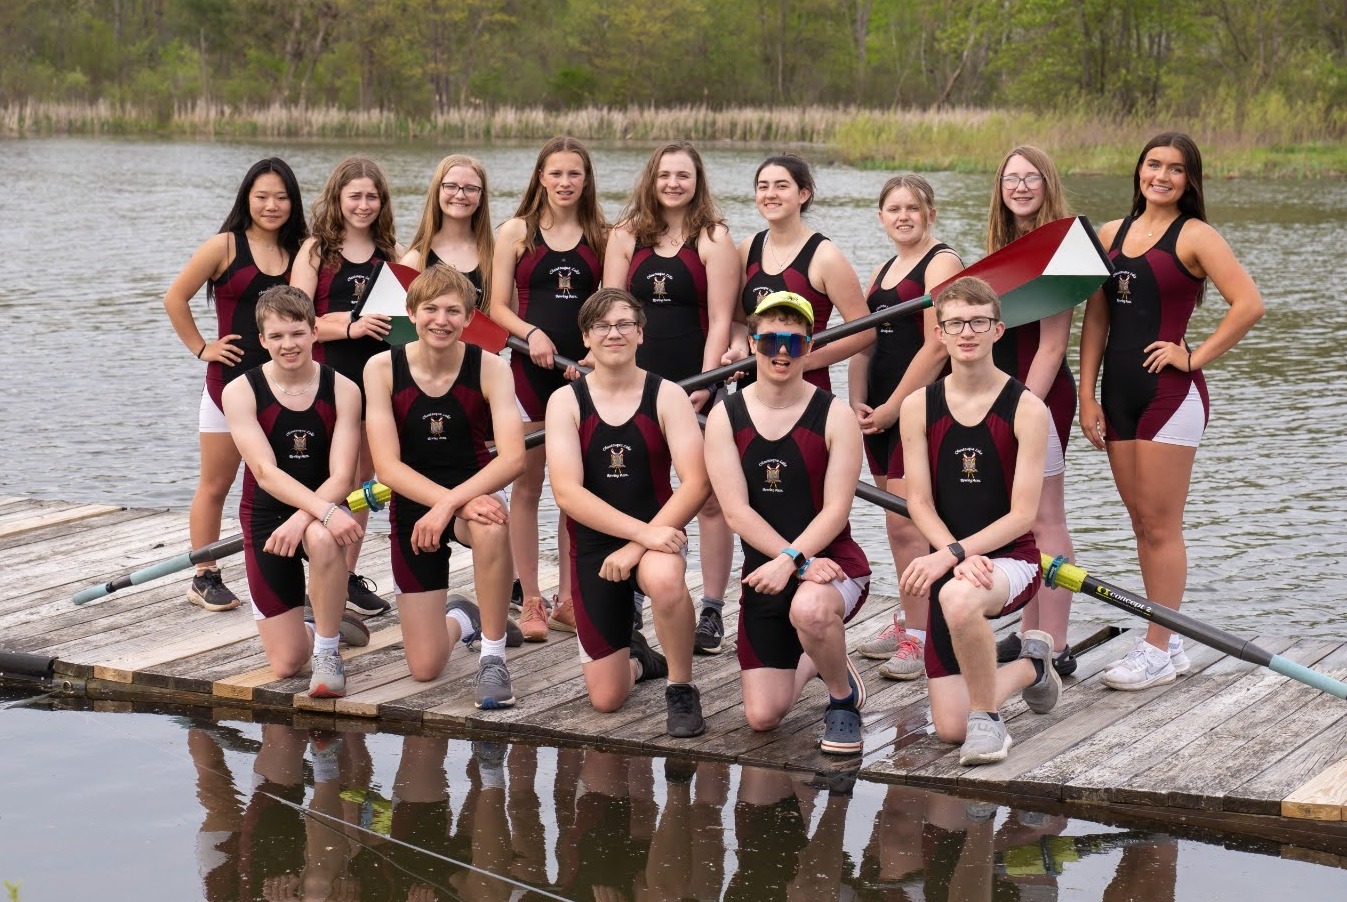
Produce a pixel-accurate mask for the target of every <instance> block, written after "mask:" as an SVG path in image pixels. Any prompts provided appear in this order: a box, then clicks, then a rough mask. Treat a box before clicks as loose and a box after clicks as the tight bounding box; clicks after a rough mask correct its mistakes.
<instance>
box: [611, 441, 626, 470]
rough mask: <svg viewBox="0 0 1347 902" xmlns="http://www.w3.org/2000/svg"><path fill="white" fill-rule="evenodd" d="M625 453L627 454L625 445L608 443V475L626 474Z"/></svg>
mask: <svg viewBox="0 0 1347 902" xmlns="http://www.w3.org/2000/svg"><path fill="white" fill-rule="evenodd" d="M626 455H627V449H626V447H625V446H623V445H609V446H608V471H609V472H608V475H609V476H626V475H627V464H626V461H625V457H626Z"/></svg>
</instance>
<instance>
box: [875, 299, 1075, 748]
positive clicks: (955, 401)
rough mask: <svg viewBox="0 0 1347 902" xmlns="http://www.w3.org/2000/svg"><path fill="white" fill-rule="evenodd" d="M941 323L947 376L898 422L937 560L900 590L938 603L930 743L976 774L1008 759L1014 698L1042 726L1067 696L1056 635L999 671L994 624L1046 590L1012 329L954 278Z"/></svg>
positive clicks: (1038, 436)
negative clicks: (947, 746) (1008, 353)
mask: <svg viewBox="0 0 1347 902" xmlns="http://www.w3.org/2000/svg"><path fill="white" fill-rule="evenodd" d="M935 315H936V327H935V328H936V330H937V332H938V337H939V339H940V341H941V342H942V343H943V344H944V346H945V349H946V350H947V351H948V352H949V360H950V374H949V375H948V376H947V377H945V378H944V379H942V380H940V381H938V382H935V383H932V384H931V385H929V386H927V387H926V390H925V391H920V392H913V393H912V394H911V395H909V396H908V397H907V399H906V400H904V401H903V406H902V412H901V413H900V415H899V423H900V426H901V429H902V439H903V464H904V466H905V468H906V470H907V506H908V510H909V512H910V514H911V517H912V522H913V523H915V524H916V526H917V528H918V529H919V530H921V533H922V535H923V536H925V537H926V540H927V541H928V542H930V544H931V548H932V549H933V550H932V552H931V553H930V554H928V555H925V556H923V557H919V558H917V559H916V560H914V561H913V562H912V563H911V564H910V565H909V566H908V568H907V569H906V570H905V571H904V572H903V574H902V576H901V577H900V578H899V584H900V585H901V587H902V589H903V591H904V592H909V593H911V594H912V595H914V596H926V597H929V598H930V599H931V600H932V601H933V602H934V603H933V604H931V606H930V611H931V617H930V626H929V628H928V631H927V643H926V675H927V686H928V691H929V693H930V698H931V716H932V720H933V721H934V723H935V730H936V735H937V736H939V737H940V738H941V739H942V740H944V741H945V742H961V743H962V744H963V745H962V748H961V749H960V751H959V763H960V764H963V765H967V766H971V765H977V764H989V763H992V762H995V761H1001V760H1004V759H1005V757H1006V754H1007V753H1008V752H1009V750H1010V746H1011V739H1010V733H1009V732H1008V731H1007V730H1006V725H1005V723H1004V722H1002V720H1001V718H1000V715H999V713H998V711H999V709H1000V707H1001V705H1002V704H1003V703H1004V702H1005V700H1006V699H1008V698H1009V697H1010V696H1012V695H1014V694H1015V693H1016V692H1020V693H1021V695H1022V697H1023V698H1024V701H1025V704H1027V705H1028V706H1029V709H1030V710H1031V711H1034V712H1035V713H1037V714H1046V713H1047V712H1049V711H1051V710H1052V709H1053V707H1054V706H1056V704H1057V699H1058V696H1059V695H1060V693H1061V687H1062V684H1061V679H1060V678H1059V677H1058V676H1057V671H1056V670H1055V669H1054V668H1053V667H1052V660H1051V659H1052V637H1051V636H1050V635H1049V634H1047V633H1045V632H1043V631H1041V630H1028V631H1026V632H1025V634H1024V636H1023V640H1024V641H1023V647H1022V649H1021V651H1020V657H1019V658H1018V659H1016V660H1015V661H1012V662H1011V663H1009V664H1006V665H1004V666H1002V667H1000V668H998V667H997V665H996V646H995V643H994V641H993V638H992V630H991V626H990V624H989V623H988V621H989V620H992V619H995V618H997V617H1003V616H1005V615H1006V614H1010V613H1012V612H1014V611H1017V610H1019V609H1020V608H1022V607H1023V606H1024V605H1026V604H1028V603H1029V600H1030V599H1032V598H1033V597H1034V594H1035V593H1036V592H1037V591H1038V580H1039V577H1040V575H1041V573H1040V563H1039V553H1038V547H1037V546H1036V545H1035V544H1034V536H1033V524H1034V516H1035V514H1036V512H1037V510H1038V500H1039V494H1040V492H1041V490H1042V487H1043V459H1044V455H1045V454H1046V449H1047V441H1048V411H1047V408H1046V407H1045V406H1044V405H1043V402H1042V401H1040V400H1039V399H1038V398H1037V397H1035V396H1034V394H1033V393H1032V392H1030V391H1028V390H1027V389H1026V388H1025V386H1024V384H1023V383H1021V382H1019V381H1017V380H1015V379H1013V378H1011V377H1010V376H1008V375H1007V374H1006V373H1004V372H1002V371H1001V370H999V369H997V367H996V364H995V362H994V361H993V359H992V346H993V345H994V344H995V343H996V341H997V339H999V338H1000V337H1001V336H1002V334H1004V333H1005V329H1006V327H1005V324H1004V323H1002V322H1001V318H1000V317H1001V302H1000V299H999V298H998V297H997V296H996V292H995V291H993V290H992V288H991V286H990V285H988V284H987V283H986V282H984V281H982V280H981V279H978V278H973V277H965V278H962V279H959V280H958V281H956V282H954V283H952V284H951V285H950V286H949V287H948V288H946V289H945V290H944V291H942V292H941V293H940V295H939V296H938V297H937V298H936V300H935Z"/></svg>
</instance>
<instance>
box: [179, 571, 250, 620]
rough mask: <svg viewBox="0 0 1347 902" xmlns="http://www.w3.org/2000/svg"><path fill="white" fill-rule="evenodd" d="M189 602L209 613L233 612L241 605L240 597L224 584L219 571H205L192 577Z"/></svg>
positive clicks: (188, 594) (188, 595)
mask: <svg viewBox="0 0 1347 902" xmlns="http://www.w3.org/2000/svg"><path fill="white" fill-rule="evenodd" d="M187 600H188V601H190V602H191V603H192V604H194V605H196V606H197V607H201V608H205V609H206V610H208V611H232V610H234V608H236V607H238V606H239V604H240V602H239V597H238V596H237V595H235V594H234V593H233V592H232V591H231V590H230V588H229V587H228V586H226V585H225V584H224V577H222V576H220V571H219V570H204V571H202V572H201V573H198V574H197V575H196V576H194V577H192V584H191V586H189V587H188V589H187Z"/></svg>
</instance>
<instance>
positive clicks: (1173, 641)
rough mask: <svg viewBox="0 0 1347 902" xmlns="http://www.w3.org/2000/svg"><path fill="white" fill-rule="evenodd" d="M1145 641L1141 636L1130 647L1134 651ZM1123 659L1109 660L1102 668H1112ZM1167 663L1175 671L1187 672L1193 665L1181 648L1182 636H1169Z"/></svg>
mask: <svg viewBox="0 0 1347 902" xmlns="http://www.w3.org/2000/svg"><path fill="white" fill-rule="evenodd" d="M1145 643H1146V638H1145V637H1144V636H1143V637H1142V638H1140V639H1138V640H1137V644H1136V645H1133V646H1132V649H1133V650H1134V651H1135V650H1136V649H1138V648H1140V647H1141V646H1142V645H1144V644H1145ZM1123 660H1124V659H1123V658H1119V659H1118V660H1116V661H1110V662H1109V663H1108V664H1106V665H1104V669H1105V670H1112V669H1113V668H1115V667H1117V666H1118V665H1119V664H1121V663H1122V662H1123ZM1169 663H1171V664H1173V665H1174V672H1175V673H1187V672H1188V668H1190V667H1192V666H1193V662H1192V661H1190V660H1188V653H1187V652H1186V651H1184V650H1183V638H1182V637H1181V636H1170V637H1169Z"/></svg>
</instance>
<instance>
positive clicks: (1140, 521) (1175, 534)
mask: <svg viewBox="0 0 1347 902" xmlns="http://www.w3.org/2000/svg"><path fill="white" fill-rule="evenodd" d="M1131 513H1132V529H1133V531H1134V532H1135V533H1136V536H1137V539H1138V540H1140V541H1143V542H1146V543H1148V544H1153V545H1158V544H1163V543H1165V542H1171V541H1175V540H1180V539H1181V538H1182V535H1183V528H1182V520H1181V517H1182V512H1180V516H1179V517H1174V516H1172V515H1171V514H1170V513H1169V512H1168V511H1161V510H1158V509H1156V508H1152V507H1149V506H1147V505H1139V506H1138V507H1137V508H1136V510H1135V511H1134V512H1131Z"/></svg>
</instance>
